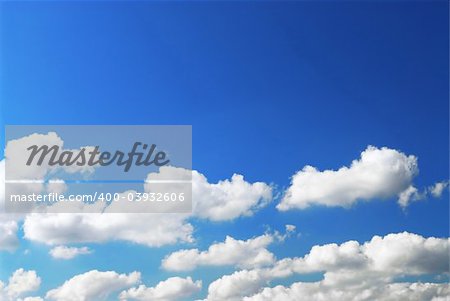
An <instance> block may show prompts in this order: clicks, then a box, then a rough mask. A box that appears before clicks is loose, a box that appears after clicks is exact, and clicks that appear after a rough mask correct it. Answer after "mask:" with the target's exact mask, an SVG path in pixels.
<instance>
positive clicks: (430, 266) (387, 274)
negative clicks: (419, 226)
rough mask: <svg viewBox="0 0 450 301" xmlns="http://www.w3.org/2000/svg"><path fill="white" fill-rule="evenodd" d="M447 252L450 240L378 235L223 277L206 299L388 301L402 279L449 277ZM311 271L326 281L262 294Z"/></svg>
mask: <svg viewBox="0 0 450 301" xmlns="http://www.w3.org/2000/svg"><path fill="white" fill-rule="evenodd" d="M448 254H449V239H447V238H445V239H443V238H434V237H429V238H424V237H422V236H420V235H416V234H411V233H407V232H404V233H397V234H389V235H386V236H384V237H380V236H374V237H373V238H372V239H371V240H370V241H368V242H365V243H364V244H360V243H358V242H356V241H348V242H345V243H342V244H340V245H338V244H327V245H322V246H314V247H313V248H312V249H311V251H310V252H309V253H308V254H306V255H305V256H304V257H296V258H285V259H282V260H279V261H277V262H276V263H274V264H273V266H271V267H266V268H257V269H251V270H248V269H247V270H241V271H237V272H235V273H233V274H231V275H225V276H223V277H222V278H219V279H218V280H216V281H214V282H212V283H211V284H210V285H209V288H208V297H207V299H208V300H210V301H222V300H242V298H243V297H246V296H247V297H250V296H253V295H254V298H255V300H266V299H264V298H269V297H274V298H275V297H276V296H278V295H280V296H281V297H277V298H279V300H284V299H282V297H283V296H285V297H286V298H288V299H286V300H291V299H292V300H297V299H298V295H297V294H298V292H301V294H303V295H302V296H303V298H304V300H374V299H376V300H384V299H383V298H384V297H385V296H389V293H388V292H389V290H390V289H392V287H396V285H397V287H399V288H400V287H402V285H404V284H397V283H395V282H394V280H395V279H396V278H398V277H402V276H420V275H445V274H447V273H448V266H449V256H448ZM313 272H323V273H324V278H323V280H321V281H319V282H314V283H299V284H295V285H293V287H291V288H285V287H278V288H276V289H273V290H272V289H267V290H265V291H264V290H263V291H261V288H262V287H264V286H265V285H267V284H268V283H270V281H272V280H274V279H278V278H285V277H289V276H292V275H294V274H308V273H313ZM401 292H402V295H401V296H402V298H401V299H404V300H410V299H409V297H410V296H411V298H413V297H414V296H416V295H417V296H419V297H417V298H419V299H417V300H432V298H429V299H420V297H422V296H432V297H441V296H444V295H445V296H447V297H450V292H449V291H448V289H445V287H442V285H438V284H436V285H434V284H426V285H425V286H420V285H419V284H410V285H409V286H405V287H403V288H402V290H401ZM345 293H348V294H349V295H345ZM272 294H276V295H272ZM365 294H367V295H365ZM291 295H292V296H291ZM295 296H297V298H296V297H295ZM346 296H347V297H348V299H347V297H346ZM353 296H355V297H353ZM358 296H359V297H358ZM377 296H379V298H380V299H378V298H377ZM399 296H400V295H399ZM340 297H341V298H340ZM258 298H259V299H258ZM289 298H291V299H289ZM267 300H269V299H267ZM300 300H303V299H300ZM386 300H393V299H386ZM411 300H415V299H411Z"/></svg>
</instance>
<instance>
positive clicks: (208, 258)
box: [162, 234, 275, 271]
mask: <svg viewBox="0 0 450 301" xmlns="http://www.w3.org/2000/svg"><path fill="white" fill-rule="evenodd" d="M273 241H274V237H273V236H272V235H270V234H264V235H261V236H258V237H255V238H251V239H248V240H237V239H234V238H233V237H231V236H227V237H226V239H225V241H224V242H221V243H216V244H213V245H211V246H210V247H209V248H208V250H206V251H199V250H198V249H189V250H180V251H177V252H174V253H172V254H170V255H168V256H167V257H166V258H165V259H164V260H163V262H162V267H163V268H164V269H166V270H171V271H189V270H193V269H195V268H196V267H198V266H202V265H203V266H226V265H233V266H237V267H240V268H254V267H261V266H265V265H270V264H272V263H273V262H274V261H275V257H274V255H273V254H272V253H271V252H269V251H268V250H267V246H268V245H270V244H271V243H272V242H273Z"/></svg>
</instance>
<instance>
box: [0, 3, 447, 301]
mask: <svg viewBox="0 0 450 301" xmlns="http://www.w3.org/2000/svg"><path fill="white" fill-rule="evenodd" d="M448 36H449V32H448V2H446V1H429V2H425V1H383V2H369V1H361V2H355V1H345V2H341V1H336V2H330V1H325V2H323V1H320V2H313V1H311V2H304V1H301V2H300V1H299V2H297V1H289V2H275V1H273V2H272V1H264V2H259V1H224V2H222V1H212V2H206V1H205V2H203V1H199V2H197V1H193V2H159V1H156V2H147V1H136V2H121V1H113V2H103V1H100V2H53V1H48V2H41V1H38V2H34V1H30V2H12V1H11V2H2V3H1V45H2V46H1V96H0V97H1V105H2V110H1V112H2V116H1V119H2V122H1V124H2V133H4V126H5V125H6V124H11V125H15V124H117V125H122V124H123V125H126V124H138V125H139V124H167V125H170V124H181V125H184V124H189V125H192V129H193V144H192V145H193V169H195V170H198V171H199V172H201V173H202V174H204V175H205V176H206V177H207V178H208V181H209V182H211V183H215V182H217V181H219V180H222V179H227V178H230V177H231V176H232V174H233V173H238V174H242V175H244V177H245V180H246V181H248V182H250V183H253V182H257V181H261V182H265V183H269V184H273V185H274V186H275V187H276V189H275V191H276V192H277V193H278V195H277V196H276V197H275V198H274V200H273V201H272V202H271V203H270V204H269V205H267V206H266V207H264V208H262V209H261V210H259V211H257V212H255V214H254V216H252V217H240V218H237V219H235V220H233V221H230V222H210V221H205V220H193V221H192V223H193V225H194V228H195V232H194V236H195V238H196V240H197V241H196V243H195V244H193V245H189V244H175V245H169V246H164V247H160V248H149V247H146V246H140V245H135V244H132V243H126V242H107V243H101V244H82V245H88V246H89V247H91V248H92V249H94V250H95V252H94V253H93V254H91V255H88V256H80V257H77V258H75V259H73V260H70V261H56V260H54V259H52V258H51V257H50V256H49V255H48V250H49V247H48V246H46V245H45V244H39V243H36V242H32V241H29V240H26V239H23V238H21V239H20V247H19V249H18V250H16V251H15V252H14V253H8V252H2V253H0V254H1V257H0V258H1V259H2V261H0V264H1V269H0V280H2V281H6V280H7V278H8V277H9V275H11V273H12V272H13V271H15V270H16V269H18V268H20V267H23V268H24V269H27V270H36V271H37V272H38V274H39V275H40V277H41V278H42V279H43V283H42V285H41V288H40V290H39V291H38V294H37V295H41V296H42V295H45V292H46V291H47V290H49V289H51V288H55V287H57V286H59V285H61V284H62V283H63V282H64V281H65V280H67V279H69V278H71V277H72V276H74V275H76V274H80V273H84V272H86V271H88V270H91V269H99V270H115V271H118V272H120V273H129V272H131V271H134V270H139V271H140V272H141V273H142V275H143V276H142V280H143V282H144V283H145V284H148V285H149V286H150V285H152V286H153V285H155V284H156V283H157V282H158V281H161V280H164V279H166V278H167V277H170V276H173V275H182V276H186V275H191V276H192V277H193V278H194V279H201V280H203V289H202V292H201V293H200V294H198V295H197V297H205V296H206V291H207V284H208V283H209V282H211V281H213V280H215V279H217V278H219V277H221V276H222V275H225V274H229V273H231V272H233V271H234V270H235V269H234V268H232V267H221V268H210V267H209V268H208V267H207V268H199V269H197V270H195V271H194V272H192V273H171V272H167V271H164V270H162V269H161V268H160V265H161V260H162V258H164V256H166V255H167V254H169V253H171V252H174V251H177V250H179V249H181V248H191V247H196V248H199V249H201V250H204V249H206V248H208V246H209V245H211V244H212V243H213V242H218V241H223V240H224V239H225V236H226V235H230V236H232V237H234V238H236V239H242V240H246V239H249V238H251V237H254V236H258V235H261V234H263V233H264V231H266V230H267V228H270V229H272V230H271V231H274V230H278V231H280V232H282V231H284V225H286V224H292V225H295V226H296V231H297V232H298V233H300V235H298V236H297V235H294V236H293V237H290V238H288V239H286V241H285V242H283V243H276V244H274V245H271V247H270V250H271V251H272V252H273V253H274V254H275V255H276V256H277V258H284V257H293V256H302V255H304V254H306V253H308V251H309V250H310V248H311V247H312V246H314V245H322V244H326V243H331V242H336V243H342V242H345V241H347V240H357V241H359V242H364V241H368V240H370V239H371V238H372V237H373V236H374V235H381V236H383V235H386V234H389V233H397V232H402V231H408V232H411V233H416V234H419V235H421V236H424V237H429V236H436V237H447V236H448V229H449V220H448V214H449V205H448V204H449V202H448V200H449V198H448V192H445V193H444V194H443V195H442V196H441V197H440V198H437V199H434V198H427V199H425V200H422V201H420V202H414V203H412V204H411V205H410V206H408V208H407V209H406V210H402V208H400V207H399V206H398V204H397V203H396V198H395V197H392V198H389V200H387V201H381V200H373V201H370V202H359V203H356V204H355V205H353V206H351V208H349V209H344V208H340V207H336V208H327V207H323V206H317V207H316V206H315V207H313V208H309V209H306V210H289V211H287V212H280V211H278V210H277V209H276V205H277V204H278V203H279V202H280V199H281V198H282V193H283V192H284V191H285V189H286V188H287V187H288V186H289V185H290V180H291V177H292V176H293V175H294V174H295V173H296V172H297V171H299V170H300V169H302V168H303V166H305V165H312V166H315V167H317V168H318V169H319V170H324V169H338V168H340V167H341V166H344V165H345V166H349V165H350V163H351V162H352V160H356V159H359V157H360V153H361V152H362V151H364V150H365V149H366V147H367V146H368V145H374V146H376V147H388V148H390V149H395V150H398V151H401V152H403V153H405V154H408V155H414V156H416V157H417V158H418V165H419V170H420V172H419V174H418V175H417V177H415V178H414V185H415V186H416V187H417V188H418V189H419V190H422V189H424V188H426V187H428V186H430V185H433V184H434V183H436V182H439V181H442V180H446V179H448V167H449V156H448V154H449V140H448V139H449V130H448V112H449V103H448V96H449V95H448V82H449V73H448V66H449V61H448ZM4 146H5V145H4V142H3V141H2V147H1V156H2V157H3V149H4ZM22 235H23V230H20V231H19V236H22ZM24 250H30V254H28V255H23V252H24ZM124 254H133V255H132V256H124ZM305 277H306V278H308V277H312V278H314V277H316V276H314V275H313V276H305ZM275 282H276V281H275Z"/></svg>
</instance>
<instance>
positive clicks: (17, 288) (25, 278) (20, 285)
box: [0, 269, 41, 301]
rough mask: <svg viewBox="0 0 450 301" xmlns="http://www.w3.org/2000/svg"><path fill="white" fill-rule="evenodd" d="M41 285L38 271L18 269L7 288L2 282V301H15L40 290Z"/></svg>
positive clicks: (0, 289) (0, 297) (0, 290)
mask: <svg viewBox="0 0 450 301" xmlns="http://www.w3.org/2000/svg"><path fill="white" fill-rule="evenodd" d="M40 285H41V278H39V277H38V275H37V274H36V271H25V270H24V269H18V270H16V271H15V272H14V273H13V274H12V275H11V277H9V280H8V284H7V285H6V286H5V284H4V283H3V282H1V281H0V300H11V301H12V300H14V301H15V300H17V299H18V298H19V297H21V296H23V295H24V294H26V293H29V292H33V291H36V290H38V289H39V286H40Z"/></svg>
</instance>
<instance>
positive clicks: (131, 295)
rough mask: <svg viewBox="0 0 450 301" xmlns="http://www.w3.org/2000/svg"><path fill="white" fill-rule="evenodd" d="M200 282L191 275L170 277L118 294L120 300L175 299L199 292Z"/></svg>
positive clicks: (165, 300)
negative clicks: (151, 285) (152, 284)
mask: <svg viewBox="0 0 450 301" xmlns="http://www.w3.org/2000/svg"><path fill="white" fill-rule="evenodd" d="M201 288H202V282H201V281H199V280H197V281H193V280H192V278H191V277H187V278H180V277H171V278H169V279H167V280H165V281H161V282H159V283H158V284H157V285H156V286H155V287H147V286H145V285H140V286H138V287H134V288H130V289H128V290H126V291H123V292H122V293H121V294H120V295H119V299H120V300H139V301H150V300H152V301H177V300H181V299H185V298H188V297H190V296H192V295H193V294H195V293H197V292H199V291H200V290H201Z"/></svg>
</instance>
